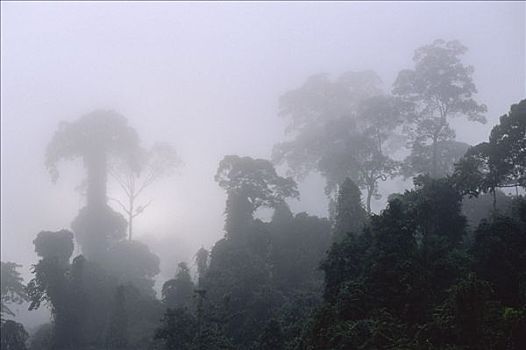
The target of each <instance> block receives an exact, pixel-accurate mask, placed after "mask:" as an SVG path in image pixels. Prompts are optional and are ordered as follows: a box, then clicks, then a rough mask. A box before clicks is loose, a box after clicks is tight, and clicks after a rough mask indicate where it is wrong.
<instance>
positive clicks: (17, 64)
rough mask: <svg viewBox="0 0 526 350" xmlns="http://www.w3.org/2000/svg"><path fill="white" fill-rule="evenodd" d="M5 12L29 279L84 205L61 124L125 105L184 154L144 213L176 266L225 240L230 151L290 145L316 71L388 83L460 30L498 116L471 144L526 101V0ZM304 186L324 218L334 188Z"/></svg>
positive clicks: (6, 129)
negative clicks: (289, 133) (48, 152)
mask: <svg viewBox="0 0 526 350" xmlns="http://www.w3.org/2000/svg"><path fill="white" fill-rule="evenodd" d="M1 13H2V14H1V20H2V21H1V23H2V24H1V49H2V53H1V73H2V74H1V98H2V104H1V117H2V120H1V126H2V134H1V136H2V144H1V156H2V170H1V175H2V196H1V200H2V212H1V215H2V218H1V229H2V248H1V249H2V260H7V261H15V262H18V263H22V264H24V265H25V270H24V272H25V274H26V276H27V273H28V265H29V264H30V263H33V262H35V261H36V256H35V254H34V252H33V245H32V240H33V238H34V236H35V235H36V234H37V233H38V232H39V231H40V230H56V229H60V228H63V227H69V224H70V222H71V221H72V219H73V218H74V217H75V216H76V214H77V212H78V209H79V208H80V206H81V203H82V202H81V199H80V196H79V194H78V193H77V192H75V191H74V188H75V186H77V185H78V184H79V183H80V181H81V180H82V177H81V173H80V170H79V166H78V164H77V166H75V165H67V164H64V166H63V167H61V170H62V172H61V178H60V179H59V181H58V183H57V184H55V185H53V184H52V183H51V181H50V178H49V176H48V174H47V172H46V169H45V168H44V165H43V158H44V151H45V146H46V143H47V142H48V141H49V140H50V138H51V137H52V134H53V132H54V130H55V128H56V127H57V124H58V122H59V121H61V120H73V119H76V118H78V117H79V116H80V115H82V114H84V113H86V112H89V111H91V110H92V109H94V108H99V107H103V108H111V109H115V110H117V111H119V112H121V113H122V114H124V115H125V116H126V117H128V119H129V120H130V123H131V124H132V126H134V127H135V128H136V129H137V130H138V131H139V134H140V136H141V138H142V140H143V143H144V144H145V145H150V144H151V143H152V142H154V141H168V142H170V143H172V144H173V145H174V146H175V147H176V148H177V149H178V151H179V152H180V154H181V157H182V159H183V161H184V162H185V166H184V167H183V168H182V169H181V170H180V174H179V175H178V176H175V177H173V178H171V179H169V180H167V181H164V182H163V183H159V184H158V185H157V186H156V187H155V188H154V189H153V190H152V191H150V192H149V193H148V195H147V196H148V198H153V200H154V202H153V204H152V206H151V207H150V208H148V209H147V211H146V212H145V214H144V215H143V216H141V217H139V218H138V219H137V221H136V225H137V230H138V235H139V236H140V235H142V236H143V237H149V238H147V239H148V241H149V242H151V243H152V246H153V249H154V250H157V251H158V252H159V253H162V254H166V255H168V254H169V253H172V252H173V254H171V255H173V257H172V259H173V261H178V260H182V259H189V258H190V257H191V256H192V255H193V253H194V252H195V250H196V249H197V248H198V247H199V246H200V245H201V244H204V245H205V246H210V245H211V244H212V243H213V242H215V241H216V240H217V239H218V238H220V237H221V236H222V234H223V233H222V228H223V216H222V213H223V209H224V200H225V195H224V194H223V192H222V191H221V190H220V188H219V187H218V186H217V185H216V183H215V182H214V180H213V175H214V174H215V170H216V168H217V165H218V162H219V160H220V159H221V158H222V157H223V156H224V155H225V154H232V153H235V154H240V155H250V156H255V157H265V158H268V157H269V156H270V151H271V148H272V145H273V144H274V143H276V142H278V141H281V140H283V139H284V134H283V129H284V121H283V120H280V118H278V116H277V101H278V97H279V95H280V94H282V93H283V92H285V91H286V90H288V89H291V88H295V87H297V86H298V85H300V84H302V83H303V81H304V80H305V79H306V78H307V77H308V76H309V75H311V74H314V73H319V72H327V73H330V74H333V75H336V74H339V73H342V72H344V71H346V70H363V69H373V70H375V71H376V72H377V73H378V74H379V75H380V76H381V77H382V78H383V80H384V82H385V86H386V89H388V88H389V86H390V85H391V83H392V82H393V80H394V79H395V77H396V74H397V72H398V71H399V70H401V69H404V68H410V67H411V65H412V61H411V59H412V56H413V51H414V49H415V48H417V47H419V46H421V45H424V44H428V43H430V42H432V41H433V40H434V39H437V38H444V39H446V40H449V39H459V40H460V41H462V42H463V43H464V44H465V45H466V46H468V48H469V50H470V51H469V52H468V54H467V55H466V56H465V62H467V63H469V64H472V65H474V66H475V69H476V71H475V75H474V77H475V82H476V84H477V86H478V88H479V95H478V98H479V100H480V101H481V102H483V103H486V104H487V105H488V114H487V117H488V124H487V125H478V124H469V125H467V124H466V123H456V125H457V126H458V131H457V135H458V139H459V140H462V141H466V142H469V143H476V142H479V141H481V140H483V139H484V138H485V137H487V133H488V131H489V130H490V129H491V127H492V126H493V125H494V124H495V123H496V121H497V119H498V117H499V116H500V115H502V114H503V113H506V112H507V111H508V109H509V106H510V104H512V103H515V102H518V101H519V100H520V99H522V98H524V97H526V94H525V81H526V80H525V41H526V39H525V4H524V2H465V3H453V2H443V3H438V2H436V3H423V2H418V3H409V2H408V3H392V2H389V3H388V2H385V3H384V2H363V3H350V2H349V3H343V2H335V3H313V2H305V3H296V2H272V3H270V2H269V3H262V2H259V3H237V2H227V3H204V2H199V3H175V2H174V3H170V2H157V3H155V2H149V3H141V2H130V3H126V2H112V3H103V2H92V3H63V2H53V3H46V2H28V3H15V2H2V3H1ZM390 186H391V187H390V188H391V189H394V190H399V189H401V187H397V186H401V185H400V184H398V183H395V184H391V185H390ZM300 189H301V191H302V201H301V202H297V203H292V206H293V208H294V210H296V211H300V210H306V211H308V212H310V213H313V214H317V215H326V203H325V199H324V195H323V185H322V184H321V182H320V181H319V180H318V179H316V177H311V178H309V179H307V181H306V183H304V184H302V186H301V187H300ZM379 206H380V204H378V203H377V204H376V207H375V208H376V209H377V210H378V209H379ZM166 237H168V238H166ZM145 239H146V238H145ZM159 240H161V241H159ZM155 241H156V242H157V243H155ZM161 247H162V252H161ZM162 257H163V256H162ZM170 264H171V265H170V266H173V268H170V267H165V273H170V274H171V273H172V271H173V270H174V269H175V263H172V262H171V261H170ZM167 269H168V270H169V271H168V272H166V271H167Z"/></svg>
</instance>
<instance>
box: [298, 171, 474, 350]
mask: <svg viewBox="0 0 526 350" xmlns="http://www.w3.org/2000/svg"><path fill="white" fill-rule="evenodd" d="M415 185H416V189H415V190H413V191H407V192H406V193H405V194H403V195H401V196H398V197H396V198H393V199H391V200H390V202H389V205H388V207H387V209H385V210H384V211H383V212H382V214H381V215H378V216H373V217H372V218H371V224H370V228H369V229H367V230H365V231H364V232H363V233H362V234H361V235H351V234H349V235H347V236H346V238H345V239H344V240H343V241H341V242H339V243H338V242H336V243H334V244H333V246H332V248H331V250H330V252H329V254H328V257H327V258H326V259H325V260H324V262H323V264H322V268H323V270H324V271H325V281H326V283H325V294H324V299H325V304H324V305H323V307H321V308H320V309H319V310H318V312H317V313H316V315H315V316H314V318H313V319H312V321H311V324H310V326H309V331H308V332H307V333H306V334H305V341H306V342H307V344H310V345H309V346H311V348H313V349H326V348H331V349H333V348H334V349H361V348H366V349H374V348H393V349H394V348H408V347H409V345H410V344H411V342H412V341H413V339H415V337H416V335H417V329H418V328H419V325H420V324H422V323H425V322H429V320H430V319H431V315H432V310H433V307H434V305H436V303H437V302H439V301H441V300H443V298H444V297H445V295H446V290H447V288H449V287H450V286H451V285H453V284H454V283H455V282H456V281H457V280H458V278H459V277H460V276H461V274H462V271H463V269H465V266H466V264H467V262H466V260H465V257H464V255H463V254H462V252H461V251H460V250H459V249H460V243H461V240H462V235H463V233H464V228H465V219H464V218H463V217H462V216H461V214H460V201H461V196H460V194H458V193H457V192H455V190H454V188H453V187H452V186H451V185H450V184H449V183H448V181H447V180H445V179H443V180H432V179H430V178H426V177H424V178H419V179H416V180H415ZM444 217H447V218H448V220H443V218H444ZM307 348H309V347H307Z"/></svg>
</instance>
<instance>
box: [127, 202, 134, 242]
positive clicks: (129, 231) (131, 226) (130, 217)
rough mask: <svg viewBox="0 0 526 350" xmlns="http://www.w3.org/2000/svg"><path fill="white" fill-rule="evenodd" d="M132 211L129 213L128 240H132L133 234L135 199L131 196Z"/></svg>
mask: <svg viewBox="0 0 526 350" xmlns="http://www.w3.org/2000/svg"><path fill="white" fill-rule="evenodd" d="M129 209H130V211H129V212H128V240H130V241H131V240H132V232H133V197H132V196H130V208H129Z"/></svg>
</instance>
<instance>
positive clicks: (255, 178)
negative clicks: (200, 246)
mask: <svg viewBox="0 0 526 350" xmlns="http://www.w3.org/2000/svg"><path fill="white" fill-rule="evenodd" d="M215 180H216V181H217V183H218V184H219V186H221V187H222V188H223V189H224V190H225V191H226V192H227V195H228V198H227V208H226V215H227V219H226V232H227V236H228V235H236V234H238V233H241V231H242V230H243V229H244V228H246V227H248V226H249V225H250V223H251V221H252V215H253V214H254V212H255V211H256V210H257V209H258V208H259V207H268V208H274V207H275V206H276V205H278V204H280V203H282V202H283V201H284V200H285V199H286V198H290V197H292V198H297V197H298V196H299V192H298V190H297V189H296V183H295V182H294V180H293V179H292V178H288V177H287V178H285V177H281V176H279V175H278V174H277V173H276V170H275V169H274V166H273V165H272V163H271V162H269V161H268V160H265V159H254V158H251V157H239V156H237V155H229V156H225V157H224V158H223V160H222V161H221V162H220V163H219V168H218V169H217V173H216V175H215Z"/></svg>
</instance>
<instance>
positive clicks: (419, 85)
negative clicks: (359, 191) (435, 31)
mask: <svg viewBox="0 0 526 350" xmlns="http://www.w3.org/2000/svg"><path fill="white" fill-rule="evenodd" d="M466 52H467V48H466V47H465V46H464V45H462V44H461V43H460V42H459V41H457V40H453V41H444V40H440V39H439V40H435V41H434V42H433V43H432V44H430V45H425V46H423V47H420V48H418V49H417V50H416V51H415V54H414V57H413V61H414V63H415V67H414V69H405V70H402V71H400V73H399V74H398V77H397V79H396V81H395V83H394V86H393V94H394V95H397V96H399V97H401V98H402V99H404V100H405V101H406V102H409V103H411V104H412V105H413V108H414V113H412V116H411V118H409V120H408V122H409V124H408V128H407V131H408V133H409V136H410V137H411V144H412V145H411V149H412V152H413V155H412V156H410V157H409V158H408V161H409V162H411V164H409V165H410V167H411V168H413V173H428V174H429V175H431V176H432V177H440V176H444V175H446V173H447V171H449V170H451V162H448V163H447V164H445V163H444V159H443V158H441V156H442V155H443V154H444V153H446V154H448V153H447V152H445V150H444V149H443V148H444V147H449V143H450V142H451V141H453V140H454V139H455V132H454V130H453V129H451V128H450V126H449V119H450V118H451V117H455V116H465V117H466V118H467V119H468V120H470V121H476V122H480V123H485V122H486V118H485V117H484V115H483V113H484V112H486V110H487V108H486V106H485V105H483V104H479V103H478V102H477V101H476V100H475V99H474V98H473V95H474V94H475V93H476V92H477V89H476V87H475V84H474V82H473V72H474V68H473V67H472V66H466V65H465V64H464V63H463V62H462V60H461V57H462V55H464V54H465V53H466ZM425 155H426V157H423V156H425ZM457 156H459V155H457ZM422 158H423V159H422ZM450 158H451V157H450ZM454 158H455V157H453V161H454V160H455V159H454Z"/></svg>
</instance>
